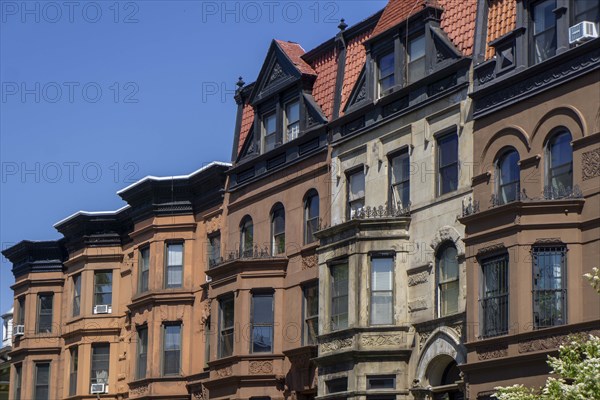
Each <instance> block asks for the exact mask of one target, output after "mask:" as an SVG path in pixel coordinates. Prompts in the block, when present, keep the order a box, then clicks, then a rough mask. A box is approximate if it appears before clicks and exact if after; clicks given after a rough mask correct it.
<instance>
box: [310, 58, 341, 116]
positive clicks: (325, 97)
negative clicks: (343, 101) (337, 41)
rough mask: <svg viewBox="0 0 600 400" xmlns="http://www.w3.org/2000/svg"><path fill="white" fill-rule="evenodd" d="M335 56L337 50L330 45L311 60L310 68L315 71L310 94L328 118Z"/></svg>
mask: <svg viewBox="0 0 600 400" xmlns="http://www.w3.org/2000/svg"><path fill="white" fill-rule="evenodd" d="M337 58H338V57H337V51H336V50H335V48H333V47H332V48H331V49H329V50H328V51H325V52H323V53H322V54H321V55H320V56H319V57H317V58H316V59H314V60H312V61H311V65H312V68H313V69H314V70H315V71H316V72H317V79H316V80H315V83H314V85H313V91H312V95H313V97H314V98H315V101H316V102H317V104H319V106H320V107H321V110H322V111H323V113H324V114H325V116H326V117H327V119H329V120H331V116H332V114H333V98H334V92H335V79H336V76H337Z"/></svg>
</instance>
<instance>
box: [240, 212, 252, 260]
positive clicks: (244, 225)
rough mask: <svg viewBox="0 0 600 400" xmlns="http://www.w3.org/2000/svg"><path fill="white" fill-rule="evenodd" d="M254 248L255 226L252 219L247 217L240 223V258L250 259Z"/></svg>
mask: <svg viewBox="0 0 600 400" xmlns="http://www.w3.org/2000/svg"><path fill="white" fill-rule="evenodd" d="M253 246H254V225H252V218H250V216H249V215H246V216H245V217H244V218H243V219H242V222H241V223H240V256H241V257H250V256H251V255H252V247H253Z"/></svg>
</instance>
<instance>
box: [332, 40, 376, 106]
mask: <svg viewBox="0 0 600 400" xmlns="http://www.w3.org/2000/svg"><path fill="white" fill-rule="evenodd" d="M372 32H373V29H369V30H368V31H365V32H363V33H361V34H360V35H358V36H356V37H354V38H352V39H351V40H350V41H349V42H348V47H347V48H346V65H345V66H344V82H343V83H342V101H341V110H343V109H344V107H345V106H346V102H347V101H348V98H349V97H350V93H352V89H354V85H356V81H357V80H358V77H359V75H360V71H362V69H363V67H364V65H365V61H366V60H367V52H366V51H365V46H363V43H364V41H365V40H367V39H368V38H370V37H371V33H372ZM340 113H341V114H343V111H340Z"/></svg>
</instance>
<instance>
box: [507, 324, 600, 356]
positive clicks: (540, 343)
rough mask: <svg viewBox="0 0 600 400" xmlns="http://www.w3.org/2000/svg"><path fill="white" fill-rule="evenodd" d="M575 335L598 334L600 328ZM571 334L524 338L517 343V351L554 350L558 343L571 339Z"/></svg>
mask: <svg viewBox="0 0 600 400" xmlns="http://www.w3.org/2000/svg"><path fill="white" fill-rule="evenodd" d="M577 335H594V336H600V329H595V330H592V331H588V332H582V333H578V334H577ZM572 336H573V334H562V335H552V336H545V337H541V338H537V339H529V340H525V341H523V342H520V343H519V353H529V352H532V351H541V350H554V349H557V348H558V347H559V346H560V345H563V344H565V343H567V342H568V341H569V340H571V338H572Z"/></svg>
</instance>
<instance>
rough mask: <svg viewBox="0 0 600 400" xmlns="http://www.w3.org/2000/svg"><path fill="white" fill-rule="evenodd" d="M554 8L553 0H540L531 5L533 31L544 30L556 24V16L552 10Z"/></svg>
mask: <svg viewBox="0 0 600 400" xmlns="http://www.w3.org/2000/svg"><path fill="white" fill-rule="evenodd" d="M555 8H556V1H555V0H546V1H542V2H540V3H538V4H536V5H535V6H533V33H534V34H538V33H541V32H544V31H546V30H548V29H550V28H553V27H554V25H555V24H556V16H555V15H554V12H553V11H552V10H554V9H555Z"/></svg>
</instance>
